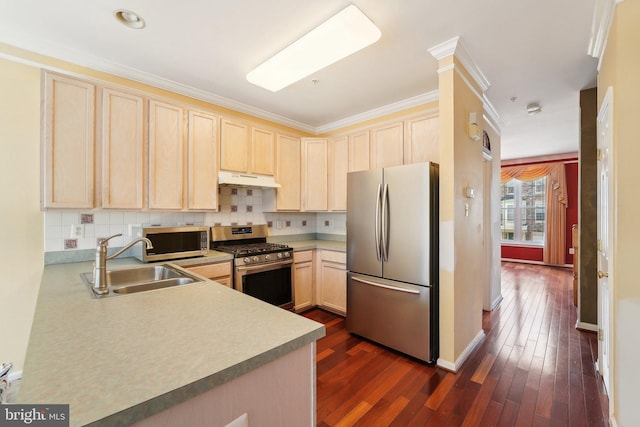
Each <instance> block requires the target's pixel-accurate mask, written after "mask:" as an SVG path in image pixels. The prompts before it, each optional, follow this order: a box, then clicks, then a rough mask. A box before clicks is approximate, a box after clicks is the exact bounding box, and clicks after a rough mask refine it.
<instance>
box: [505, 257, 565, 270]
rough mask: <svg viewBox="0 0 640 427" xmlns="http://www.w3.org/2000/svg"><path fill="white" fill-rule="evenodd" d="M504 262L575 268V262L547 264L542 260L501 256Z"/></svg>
mask: <svg viewBox="0 0 640 427" xmlns="http://www.w3.org/2000/svg"><path fill="white" fill-rule="evenodd" d="M500 261H502V262H516V263H520V264H533V265H546V266H549V267H560V268H573V264H547V263H545V262H542V261H532V260H528V259H519V258H501V259H500Z"/></svg>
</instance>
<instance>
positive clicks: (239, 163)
mask: <svg viewBox="0 0 640 427" xmlns="http://www.w3.org/2000/svg"><path fill="white" fill-rule="evenodd" d="M220 169H222V170H226V171H232V172H245V173H254V174H258V175H270V176H273V175H274V174H275V171H276V160H275V135H274V133H273V132H271V131H269V130H266V129H261V128H258V127H253V126H250V125H248V124H246V123H242V122H239V121H232V120H230V119H228V118H223V119H221V120H220Z"/></svg>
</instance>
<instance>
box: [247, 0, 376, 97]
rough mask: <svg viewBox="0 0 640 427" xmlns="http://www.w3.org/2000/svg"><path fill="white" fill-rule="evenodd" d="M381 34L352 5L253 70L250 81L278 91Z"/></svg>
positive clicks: (362, 46)
mask: <svg viewBox="0 0 640 427" xmlns="http://www.w3.org/2000/svg"><path fill="white" fill-rule="evenodd" d="M381 35H382V33H381V32H380V29H379V28H378V27H376V25H375V24H374V23H373V22H371V20H370V19H369V18H368V17H367V16H365V15H364V14H363V13H362V12H361V11H360V9H358V8H357V7H356V6H355V5H353V4H352V5H350V6H347V8H345V9H344V10H342V11H341V12H339V13H338V14H337V15H335V16H333V17H332V18H329V19H328V20H327V21H325V22H324V23H322V24H320V26H318V27H316V28H315V29H313V30H311V32H309V33H307V34H306V35H305V36H303V37H302V38H300V39H298V40H297V41H295V42H293V44H291V45H289V47H287V48H285V49H284V50H281V51H280V52H279V53H277V54H276V55H275V56H273V57H272V58H271V59H268V60H267V61H266V62H264V63H262V64H261V65H259V66H258V67H257V68H255V69H254V70H253V71H251V72H249V73H248V74H247V80H248V81H249V82H251V83H253V84H254V85H257V86H260V87H263V88H265V89H268V90H270V91H272V92H277V91H279V90H280V89H282V88H285V87H287V86H289V85H290V84H293V83H295V82H297V81H299V80H300V79H303V78H305V77H307V76H309V75H311V74H313V73H315V72H316V71H318V70H321V69H323V68H325V67H327V66H329V65H331V64H333V63H334V62H337V61H339V60H341V59H343V58H345V57H347V56H349V55H351V54H353V53H355V52H357V51H359V50H360V49H363V48H365V47H367V46H369V45H370V44H372V43H375V42H376V41H377V40H378V39H379V38H380V36H381Z"/></svg>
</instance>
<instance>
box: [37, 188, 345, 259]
mask: <svg viewBox="0 0 640 427" xmlns="http://www.w3.org/2000/svg"><path fill="white" fill-rule="evenodd" d="M219 200H220V211H219V212H171V211H145V212H138V211H119V210H111V211H109V210H97V211H96V210H92V209H84V210H75V209H64V210H48V211H46V212H45V213H44V218H45V230H44V232H45V237H44V239H45V240H44V241H45V252H58V251H72V250H74V249H68V246H65V241H68V240H70V239H71V240H75V245H76V249H78V250H81V249H93V248H95V246H96V243H97V241H98V239H101V238H105V237H109V236H112V235H114V234H119V233H122V235H123V236H122V237H116V238H114V239H113V240H112V241H110V245H111V246H112V247H119V246H124V245H126V244H127V243H129V242H130V241H131V240H132V236H131V235H129V228H130V227H129V226H130V225H144V226H148V225H163V226H174V225H185V224H189V225H209V226H212V225H233V224H249V223H251V224H268V225H269V226H270V227H269V235H270V236H282V235H290V234H309V233H324V234H336V235H343V236H344V235H346V214H344V213H319V214H316V213H314V212H299V213H298V212H278V213H275V212H263V211H262V190H260V189H257V188H242V187H240V188H234V187H229V186H223V187H220V199H219ZM87 215H92V216H93V217H92V218H93V219H92V220H93V223H88V224H84V225H83V228H84V235H83V236H81V237H73V236H72V235H71V233H72V228H73V226H74V225H77V224H81V222H82V218H86V216H87Z"/></svg>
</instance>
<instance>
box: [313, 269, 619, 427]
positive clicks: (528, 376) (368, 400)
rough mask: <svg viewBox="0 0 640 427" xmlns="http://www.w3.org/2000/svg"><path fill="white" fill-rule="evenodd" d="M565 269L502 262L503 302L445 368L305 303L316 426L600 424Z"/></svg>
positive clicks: (593, 349)
mask: <svg viewBox="0 0 640 427" xmlns="http://www.w3.org/2000/svg"><path fill="white" fill-rule="evenodd" d="M571 283H572V276H571V271H570V270H568V269H559V268H551V267H543V266H534V265H527V264H514V263H504V264H503V266H502V295H503V297H504V300H503V301H502V303H501V304H500V306H499V307H498V308H496V309H495V310H494V311H492V312H485V313H484V314H483V328H484V331H485V333H486V337H485V338H484V340H483V341H482V342H481V343H480V344H479V346H478V347H477V348H476V349H475V350H474V352H473V353H472V354H471V355H470V356H469V358H468V359H467V361H466V362H465V363H464V365H463V367H462V369H461V370H460V371H459V372H458V373H456V374H454V373H451V372H447V371H446V370H443V369H441V368H437V367H434V366H429V365H426V364H424V363H422V362H419V361H416V360H414V359H410V358H408V357H406V356H403V355H401V354H399V353H396V352H394V351H391V350H388V349H385V348H383V347H380V346H378V345H375V344H373V343H371V342H368V341H366V340H363V339H361V338H359V337H356V336H353V335H351V334H349V333H348V332H347V331H346V329H345V326H344V319H343V318H342V317H339V316H336V315H334V314H332V313H328V312H325V311H322V310H319V309H314V310H311V311H308V312H306V313H304V314H303V315H304V316H306V317H309V318H311V319H314V320H316V321H319V322H321V323H324V324H325V326H326V329H327V336H326V337H324V338H322V339H321V340H319V341H318V345H317V424H318V425H319V426H352V425H357V426H580V427H581V426H608V425H609V423H608V399H607V396H606V394H605V392H604V389H603V386H602V381H601V379H600V377H599V376H598V374H597V373H596V372H595V370H594V361H595V360H596V359H597V337H596V334H595V333H591V332H582V331H578V330H576V329H575V323H576V310H575V307H574V306H573V296H572V288H571Z"/></svg>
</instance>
